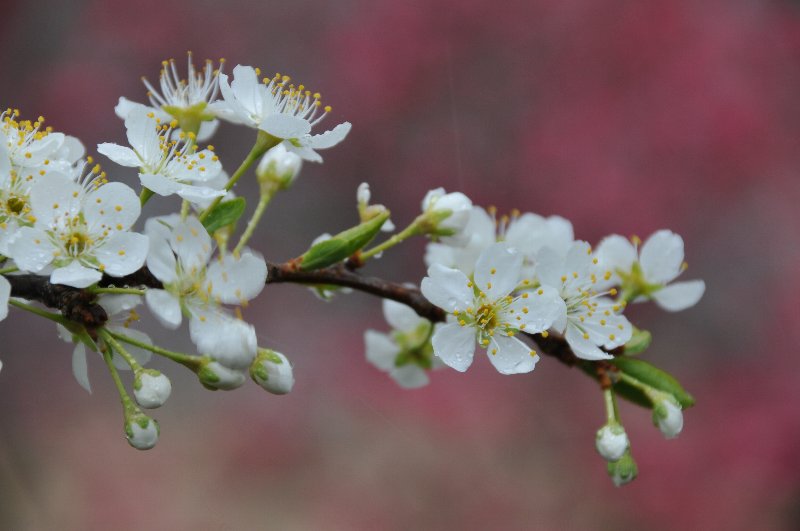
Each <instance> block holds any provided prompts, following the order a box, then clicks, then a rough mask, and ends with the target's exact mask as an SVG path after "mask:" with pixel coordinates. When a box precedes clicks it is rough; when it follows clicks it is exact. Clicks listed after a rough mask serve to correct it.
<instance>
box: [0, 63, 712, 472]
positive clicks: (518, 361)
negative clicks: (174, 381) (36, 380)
mask: <svg viewBox="0 0 800 531" xmlns="http://www.w3.org/2000/svg"><path fill="white" fill-rule="evenodd" d="M223 67H224V61H220V63H219V65H218V66H215V64H214V63H213V62H211V61H207V62H206V63H205V65H204V67H203V68H201V69H196V68H195V66H194V64H193V62H192V57H191V54H190V55H189V61H188V72H187V77H186V78H182V77H181V75H180V74H179V72H178V68H177V67H176V65H175V62H174V61H172V60H170V61H165V62H164V63H163V65H162V70H161V75H160V82H159V84H158V88H157V87H156V86H155V85H154V84H151V83H149V82H148V81H146V80H145V86H146V88H147V89H148V94H147V95H148V103H138V102H135V101H132V100H128V99H126V98H120V100H119V103H118V105H117V106H116V108H115V109H114V111H115V113H116V115H117V116H118V117H119V118H120V119H121V120H123V123H124V128H125V131H126V137H127V145H120V144H116V143H111V142H104V143H101V144H99V145H98V146H97V152H98V153H99V154H100V155H102V156H103V157H105V158H106V159H108V161H109V162H110V163H111V165H110V166H109V167H110V168H112V170H111V171H112V173H113V172H114V171H117V169H118V168H120V167H127V168H135V169H136V171H137V174H138V192H137V191H135V190H134V188H132V187H130V186H128V185H126V184H124V183H122V182H119V181H113V180H110V179H109V176H108V174H107V173H106V171H105V170H103V169H102V168H101V167H100V165H99V164H97V163H96V162H95V160H94V158H93V157H92V156H87V155H86V149H85V148H84V146H83V144H82V143H81V142H80V141H79V140H78V139H76V138H74V137H71V136H69V135H66V134H63V133H60V132H56V131H53V130H52V129H51V128H49V127H45V126H44V119H43V118H41V117H39V118H38V119H36V120H35V121H30V120H22V119H21V118H20V112H19V111H17V110H13V109H9V110H6V111H5V112H4V113H3V114H2V125H1V126H0V319H4V318H6V317H7V314H8V309H9V306H10V305H11V306H14V307H16V308H18V309H20V310H25V311H30V312H32V313H35V314H37V315H40V316H42V317H45V318H47V319H50V320H51V321H55V322H56V323H57V324H58V334H59V336H60V337H61V338H62V339H63V340H65V341H67V342H71V343H74V347H73V355H72V369H73V374H74V376H75V379H76V380H77V381H78V383H79V384H80V385H81V386H82V387H84V388H85V389H86V390H87V391H91V383H90V380H89V362H90V359H91V357H92V356H91V355H90V353H91V352H95V353H98V354H99V355H100V357H101V358H102V360H103V361H104V362H105V364H106V365H107V368H108V370H109V372H110V375H111V377H112V379H113V380H114V382H115V384H116V386H117V389H118V391H119V393H120V397H121V401H122V404H123V410H124V414H125V433H126V436H127V438H128V441H129V442H130V444H131V445H132V446H134V447H135V448H139V449H147V448H151V447H152V446H154V445H155V444H156V442H157V440H158V437H159V427H158V424H157V423H156V421H155V420H154V419H152V418H151V417H149V416H148V415H146V414H145V413H144V412H143V411H142V408H144V409H152V408H157V407H160V406H161V405H163V404H164V403H165V402H166V400H167V399H168V398H169V396H170V395H171V392H172V385H171V382H170V380H169V378H168V377H167V376H166V375H164V374H162V373H161V372H160V371H157V370H155V369H151V368H146V367H145V366H146V365H147V363H148V362H149V361H150V359H151V358H152V357H153V355H157V356H162V357H164V358H167V359H169V360H171V361H173V362H175V363H178V364H180V365H183V366H185V367H187V368H188V369H190V370H192V371H193V372H194V373H195V374H196V375H197V377H198V379H199V381H200V383H201V384H202V385H204V386H205V387H207V388H209V389H224V390H229V389H235V388H237V387H239V386H241V385H242V384H243V383H244V382H245V380H246V377H247V374H249V375H250V376H251V378H252V379H253V380H254V381H255V382H256V383H258V384H259V385H260V386H262V387H263V388H265V389H266V390H267V391H270V392H271V393H274V394H286V393H288V392H289V391H291V389H292V387H293V385H294V373H293V370H292V365H291V363H290V362H289V360H288V359H287V357H286V356H285V355H283V354H281V353H280V352H276V351H275V350H273V349H270V348H269V347H267V346H264V345H259V340H258V334H257V333H256V330H255V328H254V326H253V325H252V324H250V323H249V322H247V321H246V320H245V319H244V312H245V311H246V309H247V307H248V305H249V304H250V301H252V300H253V299H255V298H256V297H257V296H258V295H259V294H260V293H261V292H262V290H263V289H264V287H265V285H266V284H267V283H270V282H278V281H290V282H292V281H293V282H297V283H300V284H302V285H304V286H306V287H310V288H311V289H313V290H314V292H315V293H316V294H317V295H320V296H321V297H322V298H324V299H325V300H331V299H332V298H333V295H335V294H336V293H347V292H348V291H350V290H352V289H361V290H363V291H366V292H369V293H372V294H374V295H379V296H381V297H383V298H384V299H383V313H384V316H385V318H386V321H387V322H388V324H389V326H390V327H391V330H390V331H389V332H388V333H385V332H379V331H376V330H367V331H366V332H365V334H364V341H365V346H366V359H367V361H368V362H369V363H371V364H372V365H374V366H375V367H376V368H377V369H379V370H381V371H384V372H387V373H388V374H389V375H390V376H391V378H393V379H394V380H395V381H396V382H397V383H398V384H399V385H401V386H402V387H405V388H416V387H421V386H424V385H427V384H429V383H430V381H431V379H430V375H429V373H430V371H432V370H434V369H439V368H445V367H449V368H452V369H455V370H456V371H460V372H463V371H466V370H467V369H468V368H469V367H470V366H471V364H472V363H473V360H474V356H475V351H476V350H477V349H480V350H483V351H485V352H486V355H487V357H488V359H489V361H490V363H491V364H492V365H493V366H494V368H495V369H497V371H498V372H499V373H501V374H503V375H514V374H524V373H529V372H531V371H533V370H534V368H535V366H536V364H537V363H538V361H539V360H540V359H541V356H542V354H543V353H545V354H553V353H554V352H555V351H556V350H559V351H561V352H567V354H568V356H569V358H564V359H568V363H569V364H571V365H575V364H578V365H579V366H580V367H581V368H583V369H584V370H585V371H586V372H587V373H589V374H590V375H592V376H594V377H596V378H597V379H598V381H599V382H600V384H601V388H602V389H603V396H604V400H605V403H606V411H607V422H606V424H605V425H604V426H603V427H602V428H601V429H600V430H599V431H598V433H597V436H596V447H597V450H598V452H599V453H600V454H601V455H602V456H603V457H604V458H605V459H606V460H607V461H608V462H609V465H608V466H609V474H610V475H611V477H612V479H613V480H614V482H615V483H617V484H622V483H625V482H627V481H630V480H631V479H633V477H635V475H636V466H635V463H634V462H633V460H632V457H631V454H630V443H629V440H628V437H627V434H626V433H625V431H624V428H623V427H622V424H621V421H620V419H619V416H618V412H617V407H616V402H615V400H616V396H617V395H619V396H622V397H625V398H629V399H632V400H638V401H639V403H640V404H641V405H645V406H646V407H649V408H651V409H652V412H653V420H654V423H655V424H656V425H657V426H658V427H659V429H661V431H662V432H663V433H664V434H665V435H666V436H667V437H674V436H676V435H677V434H678V433H679V432H680V431H681V429H682V427H683V417H682V409H683V408H684V407H688V406H690V405H691V404H692V399H691V397H690V396H689V395H688V394H687V393H685V391H683V389H682V388H681V387H680V385H679V384H677V382H675V381H674V379H672V378H671V377H669V375H666V373H663V371H660V370H659V369H656V368H655V367H652V366H650V365H649V364H647V363H645V362H641V361H640V360H637V359H635V358H633V357H632V356H634V355H635V354H637V353H639V352H641V351H643V350H644V349H645V348H646V347H647V344H649V337H650V336H649V333H647V332H646V331H643V330H639V329H637V328H636V327H634V326H633V325H632V324H631V322H630V321H629V320H628V317H627V316H626V315H625V312H626V310H627V308H628V306H629V305H630V304H635V303H641V302H646V301H654V302H655V303H656V304H657V305H658V306H660V307H661V308H663V309H665V310H667V311H678V310H683V309H686V308H689V307H691V306H692V305H694V304H696V303H697V302H698V301H699V299H700V298H701V296H702V294H703V291H704V289H705V284H704V283H703V282H702V281H701V280H691V281H676V279H677V277H678V276H679V275H680V274H681V273H682V272H683V271H684V270H685V269H686V263H685V262H684V249H683V240H682V239H681V237H680V236H678V235H677V234H675V233H673V232H670V231H668V230H661V231H657V232H656V233H654V234H653V235H652V236H650V237H649V238H648V239H647V240H646V241H645V242H644V243H642V242H641V241H640V240H639V239H638V238H636V237H633V238H630V239H627V238H624V237H622V236H619V235H611V236H608V237H606V238H604V239H603V240H602V241H600V242H599V244H598V245H597V246H596V248H593V247H592V246H591V245H590V244H589V243H588V242H586V241H582V240H576V239H575V237H574V233H573V228H572V225H571V223H570V222H569V221H568V220H566V219H564V218H562V217H559V216H551V217H542V216H540V215H537V214H533V213H521V212H517V211H515V212H513V213H512V215H511V216H503V217H500V218H499V219H498V217H497V214H496V211H495V209H491V208H490V209H484V208H482V207H480V206H477V205H474V204H473V202H472V201H471V200H470V198H469V197H468V196H467V195H465V194H464V193H461V192H449V193H448V192H446V191H445V190H444V189H443V188H437V189H434V190H430V191H429V192H427V193H426V194H425V195H424V197H423V199H422V202H421V211H420V213H419V215H418V216H417V217H416V218H415V219H414V220H413V221H412V222H410V223H409V224H408V225H407V226H406V227H405V228H402V229H400V230H396V228H395V225H394V224H393V223H392V221H391V220H390V212H389V210H388V209H387V208H386V207H385V206H383V205H381V204H372V203H371V199H372V197H371V193H370V189H369V185H368V184H367V183H363V184H362V185H361V186H359V188H358V190H357V193H356V207H357V208H356V210H357V213H358V217H359V222H358V224H357V225H355V226H354V227H351V228H349V229H346V230H344V231H342V232H339V233H337V234H333V235H331V234H328V233H326V234H323V235H322V236H320V237H319V238H317V239H316V240H314V241H313V242H311V244H310V246H309V248H308V250H307V251H306V252H305V253H304V254H303V255H302V256H300V257H297V258H295V259H292V260H289V261H288V262H286V263H285V264H283V265H279V266H276V265H274V264H272V265H268V263H267V261H266V260H265V258H264V256H263V255H262V254H261V253H260V252H259V251H258V250H256V249H252V248H250V247H249V246H248V245H247V244H248V242H249V240H250V238H251V237H252V236H253V234H254V232H255V230H256V229H257V228H258V226H259V223H260V220H261V217H262V215H263V213H264V211H265V209H266V208H267V206H268V205H269V203H270V202H271V201H272V199H273V198H274V197H275V196H276V195H277V194H278V193H279V192H280V191H282V190H286V189H288V188H289V187H291V185H292V184H293V182H294V181H295V179H296V178H297V175H298V173H299V171H300V169H301V167H302V163H303V161H308V162H322V157H321V156H320V154H319V153H318V150H323V149H327V148H331V147H333V146H335V145H337V144H338V143H340V142H341V141H342V140H344V139H345V137H346V136H347V134H348V133H349V131H350V123H348V122H343V123H340V124H338V125H336V126H335V127H333V128H331V129H329V130H327V131H322V132H320V124H321V122H322V121H323V120H324V119H325V118H326V117H327V116H328V115H329V114H330V113H331V111H332V109H331V107H330V106H327V105H323V104H322V96H321V95H320V94H319V93H316V92H312V91H310V90H308V89H307V88H306V87H305V86H304V85H301V84H297V85H295V84H294V83H292V81H291V78H290V77H289V76H287V75H283V74H280V73H276V74H274V75H272V76H269V77H263V78H262V74H261V71H260V70H259V69H258V68H253V67H249V66H243V65H238V66H236V67H235V68H234V69H233V75H232V77H230V78H229V76H228V75H227V74H225V73H224V72H223ZM220 122H228V123H230V124H234V125H240V126H245V127H247V128H250V129H253V130H254V133H255V139H254V144H253V147H252V149H251V151H250V153H249V154H248V155H247V156H246V157H245V159H244V160H243V161H242V162H241V163H240V164H239V165H238V167H236V169H232V171H231V172H230V173H228V172H227V171H226V169H225V165H224V163H223V160H222V159H221V157H220V155H218V154H217V152H216V150H215V149H214V147H213V146H212V145H208V144H205V143H206V142H207V141H208V140H209V139H211V138H212V136H213V135H215V134H217V133H218V130H219V129H220V127H219V126H220ZM315 129H316V131H314V130H315ZM251 168H253V169H255V177H256V180H257V182H258V185H259V200H258V204H257V205H256V207H255V208H254V209H253V210H252V211H251V212H250V215H249V216H250V217H249V220H248V222H247V224H246V226H245V228H244V230H243V231H241V233H240V234H239V236H238V240H237V241H236V243H235V244H234V243H233V241H234V239H236V234H237V229H236V227H237V221H238V220H239V218H240V217H242V216H243V215H244V212H245V210H246V206H247V205H246V201H245V199H244V198H241V197H237V196H236V195H235V193H234V191H233V188H234V186H235V185H236V184H237V182H238V181H239V180H240V179H241V178H242V177H243V176H244V175H245V174H246V173H247V172H248V170H249V169H251ZM156 196H158V198H163V200H172V201H174V205H175V207H176V208H175V210H174V211H173V213H171V214H168V215H162V216H157V217H152V218H150V219H147V220H140V219H139V218H140V215H141V212H142V206H143V205H145V204H146V203H147V202H148V201H150V200H151V199H153V198H154V197H156ZM381 232H388V233H391V234H390V235H389V236H388V237H387V238H386V239H385V240H384V241H382V242H381V243H378V244H375V245H374V246H372V247H369V245H370V244H371V242H372V241H373V240H374V239H375V238H376V237H377V236H378V234H379V233H381ZM414 236H424V237H427V238H428V239H429V241H428V244H427V248H426V251H425V255H424V261H425V263H426V265H427V266H428V272H427V276H425V277H424V278H422V279H421V280H420V282H419V285H418V286H417V285H415V284H412V285H402V284H394V283H389V282H387V281H382V280H379V279H377V280H376V279H374V278H372V279H366V278H364V277H361V276H359V274H358V272H357V269H358V268H361V267H364V266H365V265H366V264H367V263H368V261H369V260H371V259H379V258H381V257H383V256H384V255H385V253H386V251H388V250H389V249H391V248H392V247H394V246H396V245H399V244H400V243H402V242H403V241H405V240H406V239H408V238H411V237H414ZM273 274H275V275H279V277H278V278H272V277H271V275H273ZM32 278H33V279H38V281H39V282H40V283H47V285H48V286H50V287H51V288H52V287H53V286H57V287H61V288H63V289H68V290H72V291H70V293H73V294H74V293H77V294H79V295H80V297H78V298H77V300H79V301H83V302H82V304H84V305H88V306H84V307H83V310H84V311H82V312H75V311H70V310H69V309H68V308H67V307H66V303H58V302H53V301H52V299H47V300H45V299H42V298H38V299H37V298H36V297H35V296H33V297H30V296H29V297H27V299H28V300H24V299H23V298H22V297H21V296H20V293H15V286H17V288H16V289H17V291H18V292H19V291H20V289H19V286H20V283H21V282H22V281H23V280H24V281H30V279H32ZM25 293H28V292H25ZM33 302H40V303H45V304H46V305H49V306H50V307H51V308H53V307H54V308H56V309H57V310H61V313H55V312H50V311H49V310H45V309H42V308H40V307H37V306H35V305H33V304H32V303H33ZM140 305H144V306H146V308H147V309H148V311H149V312H150V313H151V314H152V315H153V316H154V317H155V319H156V321H157V322H158V323H160V324H161V325H162V326H164V327H166V328H167V329H169V330H178V329H180V328H181V326H182V325H183V323H184V322H187V323H188V332H189V334H188V335H189V338H190V340H191V342H192V343H193V345H194V348H195V349H196V352H195V353H184V352H177V351H173V350H170V349H167V348H164V347H162V346H158V345H155V344H154V343H153V341H152V340H151V338H150V337H149V336H148V335H147V334H146V333H145V332H144V331H142V330H139V329H138V321H139V320H140V314H139V313H138V311H139V310H138V308H139V306H140ZM87 315H89V316H95V315H100V317H97V318H95V317H92V318H91V319H90V318H87V317H86V316H87ZM548 345H549V346H548ZM552 345H557V348H554V347H553V346H552ZM0 367H2V365H0ZM120 370H131V371H132V372H133V385H132V387H133V398H131V397H130V396H129V394H128V392H127V390H126V388H125V384H124V382H123V381H122V378H121V376H120V373H119V371H120Z"/></svg>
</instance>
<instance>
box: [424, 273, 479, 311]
mask: <svg viewBox="0 0 800 531" xmlns="http://www.w3.org/2000/svg"><path fill="white" fill-rule="evenodd" d="M471 284H472V283H471V282H470V280H469V279H468V278H467V276H466V275H465V274H464V273H462V272H461V271H459V270H457V269H450V268H449V267H444V266H442V265H439V264H433V265H432V266H431V267H429V268H428V276H427V277H425V278H423V279H422V284H421V285H420V289H421V291H422V294H423V295H424V296H425V298H426V299H428V300H429V301H431V302H432V303H433V304H435V305H436V306H438V307H440V308H442V309H443V310H444V311H446V312H448V313H453V311H455V310H459V311H464V310H466V309H467V308H468V307H469V306H470V304H472V301H473V300H474V293H473V291H472V287H471Z"/></svg>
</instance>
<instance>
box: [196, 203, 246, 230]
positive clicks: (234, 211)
mask: <svg viewBox="0 0 800 531" xmlns="http://www.w3.org/2000/svg"><path fill="white" fill-rule="evenodd" d="M246 204H247V202H246V201H245V200H244V197H237V198H235V199H231V200H229V201H222V202H221V203H219V204H218V205H217V206H215V207H214V210H212V211H211V212H210V213H209V214H208V216H206V219H205V220H203V226H204V227H205V228H206V230H207V231H208V233H209V234H214V233H215V232H216V231H218V230H219V229H221V228H222V227H225V226H227V225H231V224H233V223H236V221H237V220H238V219H239V218H240V217H241V216H242V214H243V213H244V208H245V206H246Z"/></svg>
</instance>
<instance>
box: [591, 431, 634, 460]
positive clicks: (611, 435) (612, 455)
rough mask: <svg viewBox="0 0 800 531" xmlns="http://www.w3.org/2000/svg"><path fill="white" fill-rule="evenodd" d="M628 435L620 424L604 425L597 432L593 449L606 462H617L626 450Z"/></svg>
mask: <svg viewBox="0 0 800 531" xmlns="http://www.w3.org/2000/svg"><path fill="white" fill-rule="evenodd" d="M628 444H629V441H628V435H627V434H626V433H625V428H623V427H622V425H621V424H618V423H613V424H606V425H605V426H603V427H602V428H600V429H599V430H597V437H596V438H595V442H594V445H595V448H597V452H598V453H599V454H600V455H601V456H602V457H603V459H605V460H606V461H618V460H619V459H620V458H621V457H622V456H623V454H624V453H625V450H627V449H628Z"/></svg>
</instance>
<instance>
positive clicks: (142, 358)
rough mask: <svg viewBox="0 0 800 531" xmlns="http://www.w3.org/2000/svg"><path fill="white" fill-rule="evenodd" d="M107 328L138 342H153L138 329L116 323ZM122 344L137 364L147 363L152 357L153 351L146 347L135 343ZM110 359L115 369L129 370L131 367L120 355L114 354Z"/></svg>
mask: <svg viewBox="0 0 800 531" xmlns="http://www.w3.org/2000/svg"><path fill="white" fill-rule="evenodd" d="M108 329H109V330H111V331H112V332H114V333H115V334H120V335H123V336H128V337H130V338H133V339H135V340H137V341H139V342H140V343H144V344H146V345H152V344H153V340H152V339H150V336H148V335H147V334H145V333H144V332H141V331H139V330H135V329H133V328H127V327H125V326H118V325H111V326H109V327H108ZM123 345H124V347H125V350H126V351H128V354H130V355H131V356H132V357H133V359H135V360H136V361H137V362H138V363H139V365H147V363H148V362H149V361H150V359H151V358H152V357H153V353H152V352H151V351H149V350H147V349H144V348H141V347H137V346H135V345H128V344H127V343H123ZM112 361H113V362H114V366H115V367H116V368H117V369H122V370H123V371H127V370H130V368H131V366H130V365H128V363H127V362H126V361H125V360H124V359H123V358H122V356H117V355H115V356H114V357H113V358H112Z"/></svg>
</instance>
